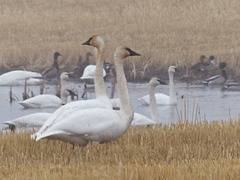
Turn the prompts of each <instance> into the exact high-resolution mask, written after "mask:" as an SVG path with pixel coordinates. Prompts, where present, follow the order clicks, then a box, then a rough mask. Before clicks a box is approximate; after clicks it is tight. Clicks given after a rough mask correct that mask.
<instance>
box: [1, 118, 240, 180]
mask: <svg viewBox="0 0 240 180" xmlns="http://www.w3.org/2000/svg"><path fill="white" fill-rule="evenodd" d="M30 134H31V132H21V133H6V134H4V133H0V142H1V143H0V152H1V155H0V179H49V178H50V177H51V179H59V178H60V179H79V178H80V179H95V178H97V179H193V178H194V179H237V178H239V176H240V173H239V172H240V166H239V165H240V143H239V141H240V123H239V121H233V120H229V121H220V122H211V123H208V122H200V121H198V122H195V123H188V122H183V123H180V124H170V125H165V126H157V127H155V128H151V127H149V128H145V127H137V128H130V129H129V130H128V131H127V133H126V134H125V135H124V136H122V137H121V138H119V139H117V140H115V141H112V142H110V143H108V144H101V145H99V144H95V143H90V144H88V145H87V146H85V147H75V149H74V150H73V149H72V146H71V145H70V144H68V143H64V142H61V141H54V140H41V141H39V142H35V141H33V140H31V139H30Z"/></svg>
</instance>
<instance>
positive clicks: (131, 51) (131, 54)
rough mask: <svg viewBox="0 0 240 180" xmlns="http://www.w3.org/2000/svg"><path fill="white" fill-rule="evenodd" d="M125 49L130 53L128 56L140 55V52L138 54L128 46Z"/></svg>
mask: <svg viewBox="0 0 240 180" xmlns="http://www.w3.org/2000/svg"><path fill="white" fill-rule="evenodd" d="M126 50H127V51H128V52H129V53H130V56H141V54H138V53H136V52H134V51H133V50H131V49H130V48H126Z"/></svg>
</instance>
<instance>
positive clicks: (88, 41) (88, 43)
mask: <svg viewBox="0 0 240 180" xmlns="http://www.w3.org/2000/svg"><path fill="white" fill-rule="evenodd" d="M91 40H92V37H90V38H89V40H87V41H86V42H85V43H82V45H90V42H91Z"/></svg>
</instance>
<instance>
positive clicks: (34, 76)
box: [0, 70, 42, 86]
mask: <svg viewBox="0 0 240 180" xmlns="http://www.w3.org/2000/svg"><path fill="white" fill-rule="evenodd" d="M41 79H42V75H41V74H40V73H38V72H32V71H22V70H15V71H10V72H7V73H4V74H2V75H1V76H0V86H10V85H12V86H22V85H24V84H25V80H26V81H27V84H28V85H38V84H40V83H41Z"/></svg>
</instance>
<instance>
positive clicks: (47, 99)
mask: <svg viewBox="0 0 240 180" xmlns="http://www.w3.org/2000/svg"><path fill="white" fill-rule="evenodd" d="M67 79H68V73H66V72H63V73H62V74H61V99H60V98H59V97H57V96H55V95H51V94H40V95H37V96H34V97H32V98H29V99H26V100H24V101H21V102H19V104H21V105H22V106H24V107H25V108H55V107H60V106H61V105H63V104H66V103H67V102H68V100H67V98H68V96H69V92H68V91H67V88H66V81H67Z"/></svg>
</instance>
